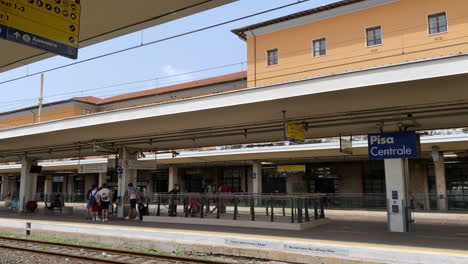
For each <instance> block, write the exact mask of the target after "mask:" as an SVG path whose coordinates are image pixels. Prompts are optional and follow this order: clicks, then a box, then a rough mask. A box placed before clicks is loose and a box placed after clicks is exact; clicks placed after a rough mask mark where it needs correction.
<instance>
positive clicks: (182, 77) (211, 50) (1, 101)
mask: <svg viewBox="0 0 468 264" xmlns="http://www.w3.org/2000/svg"><path fill="white" fill-rule="evenodd" d="M336 1H337V0H311V1H307V2H304V3H301V4H298V5H295V6H292V7H289V8H284V9H281V10H278V11H274V12H271V13H267V14H264V15H259V16H256V17H253V18H249V19H245V20H242V21H238V22H235V23H231V24H228V25H224V26H221V27H217V28H214V29H210V30H206V31H203V32H198V33H195V34H191V35H188V36H184V37H180V38H177V39H173V40H169V41H164V42H160V43H157V44H154V45H149V46H144V47H141V48H138V49H133V50H131V51H127V52H123V53H119V54H117V55H112V56H108V57H105V58H101V59H97V60H93V61H90V62H84V63H82V64H79V65H75V66H71V67H66V68H63V69H59V70H55V71H52V72H48V73H45V85H44V103H50V102H54V101H58V100H63V99H69V98H72V97H80V96H96V97H100V98H106V97H110V96H113V95H117V94H122V93H128V92H136V91H141V90H147V89H152V88H157V87H163V86H167V85H172V84H176V83H181V82H189V81H193V80H198V79H203V78H209V77H214V76H219V75H223V74H228V73H234V72H239V71H244V70H246V65H245V62H246V56H247V50H246V43H245V42H244V41H242V40H240V39H239V38H238V37H237V36H236V35H234V34H233V33H232V32H231V30H232V29H236V28H240V27H244V26H247V25H251V24H255V23H259V22H262V21H265V20H269V19H273V18H276V17H280V16H284V15H288V14H291V13H295V12H298V11H302V10H306V9H310V8H314V7H317V6H321V5H325V4H329V3H332V2H336ZM295 2H300V1H298V0H239V1H237V2H234V3H231V4H228V5H225V6H222V7H218V8H215V9H211V10H208V11H205V12H202V13H198V14H195V15H192V16H189V17H185V18H182V19H178V20H175V21H172V22H169V23H165V24H162V25H158V26H155V27H152V28H148V29H146V30H143V31H140V32H135V33H132V34H129V35H125V36H122V37H119V38H115V39H112V40H109V41H105V42H102V43H99V44H96V45H93V46H90V47H86V48H82V49H80V50H79V57H78V60H77V61H80V60H83V59H87V58H91V57H95V56H99V55H102V54H106V53H109V52H112V51H117V50H120V49H125V48H128V47H132V46H135V45H139V44H140V43H141V42H142V41H143V43H147V42H150V41H154V40H158V39H162V38H165V37H169V36H173V35H177V34H180V33H184V32H188V31H191V30H195V29H199V28H202V27H206V26H210V25H213V24H217V23H220V22H224V21H228V20H231V19H235V18H239V17H242V16H246V15H249V14H253V13H257V12H260V11H264V10H268V9H271V8H275V7H279V6H283V5H286V4H290V3H295ZM0 41H5V40H0ZM73 62H74V61H73V60H70V59H67V58H63V57H59V56H56V57H53V58H50V59H47V60H43V61H40V62H37V63H33V64H30V65H28V66H25V67H21V68H17V69H14V70H11V71H8V72H4V73H0V82H2V81H5V80H9V79H12V78H16V77H21V76H25V75H26V74H27V73H29V74H32V73H36V72H40V71H44V70H47V69H50V68H54V67H57V66H61V65H66V64H70V63H73ZM224 65H231V66H228V67H222V68H219V69H215V70H206V71H201V72H196V71H200V70H204V69H210V68H215V67H219V66H224ZM193 72H196V73H193ZM174 75H177V76H174ZM171 76H172V77H171ZM140 81H141V82H140ZM131 82H135V83H132V84H127V85H121V84H124V83H131ZM39 87H40V77H39V76H32V77H27V78H24V79H21V80H18V81H14V82H10V83H6V84H0V91H1V93H0V112H6V111H11V110H15V109H20V108H24V107H28V106H33V105H37V102H38V97H39V90H40V89H39Z"/></svg>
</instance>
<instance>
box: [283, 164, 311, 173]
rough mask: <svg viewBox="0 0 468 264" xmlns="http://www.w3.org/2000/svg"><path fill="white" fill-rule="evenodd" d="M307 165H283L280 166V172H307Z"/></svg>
mask: <svg viewBox="0 0 468 264" xmlns="http://www.w3.org/2000/svg"><path fill="white" fill-rule="evenodd" d="M305 171H306V166H305V165H281V166H278V172H279V173H282V172H293V173H294V172H296V173H297V172H305Z"/></svg>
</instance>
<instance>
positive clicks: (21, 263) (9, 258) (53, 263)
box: [0, 248, 96, 264]
mask: <svg viewBox="0 0 468 264" xmlns="http://www.w3.org/2000/svg"><path fill="white" fill-rule="evenodd" d="M0 263H1V264H91V263H96V262H90V261H82V260H76V259H72V258H68V259H67V258H64V257H54V256H48V255H42V254H35V253H31V252H25V251H20V250H11V249H4V248H0Z"/></svg>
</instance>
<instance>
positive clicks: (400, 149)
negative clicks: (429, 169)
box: [367, 131, 418, 160]
mask: <svg viewBox="0 0 468 264" xmlns="http://www.w3.org/2000/svg"><path fill="white" fill-rule="evenodd" d="M367 142H368V151H369V159H373V160H375V159H405V158H416V157H417V156H418V136H417V135H416V132H414V131H408V132H395V133H382V134H369V135H368V137H367Z"/></svg>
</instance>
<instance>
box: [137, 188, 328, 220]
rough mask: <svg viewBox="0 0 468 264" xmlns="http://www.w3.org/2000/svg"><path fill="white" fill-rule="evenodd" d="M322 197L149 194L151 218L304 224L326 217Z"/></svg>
mask: <svg viewBox="0 0 468 264" xmlns="http://www.w3.org/2000/svg"><path fill="white" fill-rule="evenodd" d="M323 197H324V196H323V195H276V194H271V195H268V194H262V195H259V194H245V193H238V194H234V193H233V194H231V193H230V194H225V193H220V194H198V193H185V194H168V193H164V194H162V193H158V194H150V195H146V197H145V198H146V200H147V201H148V202H147V203H148V204H149V208H150V210H149V215H153V216H171V217H176V216H178V217H199V218H213V219H230V220H248V221H269V222H290V223H304V222H309V221H313V220H319V219H324V218H325V209H324V203H323Z"/></svg>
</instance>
